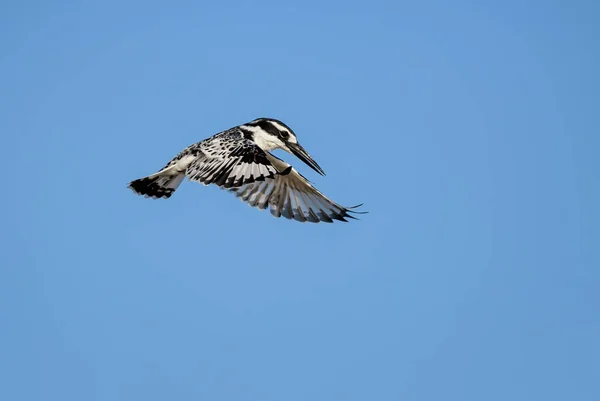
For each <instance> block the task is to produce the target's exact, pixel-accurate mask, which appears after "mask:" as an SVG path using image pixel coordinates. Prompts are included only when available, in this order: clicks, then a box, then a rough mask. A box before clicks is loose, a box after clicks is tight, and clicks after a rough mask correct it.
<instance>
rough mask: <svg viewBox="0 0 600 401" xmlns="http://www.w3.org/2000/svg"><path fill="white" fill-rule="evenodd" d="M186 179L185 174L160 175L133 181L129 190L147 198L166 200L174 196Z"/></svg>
mask: <svg viewBox="0 0 600 401" xmlns="http://www.w3.org/2000/svg"><path fill="white" fill-rule="evenodd" d="M184 178H185V174H177V175H170V174H169V175H160V173H158V174H153V175H149V176H148V177H143V178H140V179H137V180H133V181H131V182H130V183H129V186H128V188H130V189H131V190H132V191H133V192H135V193H136V194H138V195H144V196H145V197H146V198H153V199H158V198H165V199H166V198H170V197H171V195H173V192H175V190H176V189H177V187H178V186H179V184H181V182H182V181H183V179H184Z"/></svg>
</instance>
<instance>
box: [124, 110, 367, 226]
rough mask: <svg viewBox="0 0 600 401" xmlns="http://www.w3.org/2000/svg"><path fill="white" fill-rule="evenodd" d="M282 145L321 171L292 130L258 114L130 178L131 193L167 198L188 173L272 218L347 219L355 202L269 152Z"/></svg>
mask: <svg viewBox="0 0 600 401" xmlns="http://www.w3.org/2000/svg"><path fill="white" fill-rule="evenodd" d="M274 149H283V150H285V151H286V152H288V153H291V154H293V155H295V156H297V157H298V158H299V159H300V160H302V161H303V162H304V163H306V164H307V165H308V166H310V167H311V168H312V169H313V170H315V171H316V172H317V173H319V174H321V175H325V173H324V171H323V169H322V168H321V167H320V166H319V165H318V164H317V162H316V161H314V160H313V158H312V157H311V156H310V155H309V154H308V152H307V151H306V150H305V149H304V148H303V147H302V146H300V144H299V143H298V140H297V139H296V134H294V131H292V129H291V128H290V127H288V126H287V125H285V124H284V123H283V122H281V121H279V120H275V119H272V118H258V119H256V120H253V121H251V122H249V123H246V124H242V125H239V126H237V127H233V128H230V129H228V130H226V131H223V132H220V133H218V134H216V135H214V136H212V137H210V138H207V139H205V140H203V141H201V142H198V143H195V144H193V145H190V146H188V147H187V148H185V149H184V150H183V151H181V152H180V153H179V154H178V155H177V156H176V157H175V158H174V159H173V160H171V161H170V162H169V163H167V165H166V166H165V167H163V168H162V169H161V170H160V171H159V172H157V173H155V174H152V175H149V176H147V177H144V178H140V179H137V180H134V181H131V182H130V183H129V188H131V189H132V190H133V191H134V192H135V193H137V194H139V195H145V196H146V197H150V198H154V199H157V198H169V197H170V196H171V195H172V194H173V192H175V190H176V189H177V187H178V186H179V184H181V182H182V181H183V179H184V177H185V176H187V177H188V178H189V179H190V180H191V181H197V182H200V183H202V184H204V185H209V184H215V185H217V186H219V187H221V188H223V189H227V190H229V191H231V192H233V193H234V194H235V195H236V196H237V197H239V198H240V199H241V200H242V201H244V202H246V203H248V204H249V205H250V206H253V207H257V208H260V209H266V208H267V207H268V208H269V209H270V211H271V214H272V215H273V216H275V217H280V216H283V217H285V218H288V219H294V220H297V221H300V222H306V221H309V222H313V223H318V222H320V221H323V222H327V223H332V222H333V220H340V221H347V220H346V219H345V218H353V219H355V217H353V216H352V215H350V214H349V213H364V212H357V211H353V210H351V209H355V208H357V207H359V206H361V205H357V206H353V207H343V206H340V205H338V204H337V203H335V202H333V201H331V200H330V199H328V198H327V197H325V196H324V195H323V194H322V193H321V192H319V191H318V190H317V189H316V188H315V187H313V186H312V185H311V184H310V183H309V182H308V180H307V179H306V178H304V177H303V176H302V175H301V174H300V173H298V171H296V169H294V168H293V167H292V166H291V165H289V164H287V163H286V162H284V161H283V160H281V159H279V158H277V157H275V156H273V155H272V154H271V153H270V152H269V151H271V150H274Z"/></svg>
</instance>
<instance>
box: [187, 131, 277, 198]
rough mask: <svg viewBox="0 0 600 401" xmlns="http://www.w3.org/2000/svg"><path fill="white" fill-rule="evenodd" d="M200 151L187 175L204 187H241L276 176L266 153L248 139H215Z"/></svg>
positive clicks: (275, 170)
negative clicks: (211, 185) (210, 185)
mask: <svg viewBox="0 0 600 401" xmlns="http://www.w3.org/2000/svg"><path fill="white" fill-rule="evenodd" d="M200 150H201V152H200V155H199V156H198V157H197V159H196V160H194V162H193V163H192V164H190V166H189V167H188V168H187V170H186V175H187V176H188V178H189V179H190V180H192V181H198V182H201V183H202V184H204V185H209V184H215V185H218V186H220V187H222V188H231V187H239V186H241V185H246V184H250V183H253V182H256V181H264V180H265V179H266V178H270V177H273V176H274V175H275V174H276V173H277V169H276V168H275V167H274V166H273V165H272V164H271V162H270V161H269V159H267V155H266V153H265V152H264V151H263V150H262V149H261V148H259V147H258V146H256V145H255V144H254V142H252V141H250V140H248V139H244V138H239V139H231V138H215V139H214V140H212V141H211V142H210V143H208V144H206V145H204V146H203V147H202V148H201V149H200Z"/></svg>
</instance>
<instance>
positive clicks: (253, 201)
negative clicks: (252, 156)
mask: <svg viewBox="0 0 600 401" xmlns="http://www.w3.org/2000/svg"><path fill="white" fill-rule="evenodd" d="M268 158H269V159H270V160H271V162H272V163H273V164H274V165H275V166H276V167H277V168H278V170H279V171H280V173H279V174H277V175H276V176H274V177H272V178H266V179H265V180H264V181H262V182H253V183H250V184H246V185H242V186H240V187H236V188H230V189H229V191H231V192H233V193H235V195H236V196H237V197H239V198H240V199H241V200H242V201H244V202H246V203H248V204H249V205H250V206H252V207H257V208H259V209H266V208H267V207H268V208H269V210H270V211H271V214H272V215H273V216H275V217H280V216H283V217H285V218H287V219H294V220H297V221H300V222H306V221H308V222H312V223H318V222H321V221H322V222H327V223H332V222H333V220H340V221H347V220H346V218H352V219H355V217H353V216H352V215H351V214H350V213H362V212H356V211H353V210H351V209H354V208H356V207H359V206H361V205H357V206H354V207H344V206H340V205H338V204H337V203H335V202H333V201H332V200H330V199H329V198H327V197H326V196H325V195H323V194H322V193H321V192H319V191H318V190H317V189H316V188H315V187H313V186H312V185H311V184H310V183H309V182H308V181H307V180H306V178H304V177H303V176H302V175H300V173H298V172H297V171H296V170H295V169H294V168H293V167H292V166H290V165H289V164H287V163H285V162H283V161H282V160H279V159H277V158H275V157H274V156H272V155H270V154H269V155H268Z"/></svg>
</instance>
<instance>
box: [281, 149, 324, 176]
mask: <svg viewBox="0 0 600 401" xmlns="http://www.w3.org/2000/svg"><path fill="white" fill-rule="evenodd" d="M287 147H288V148H289V149H290V151H291V152H292V154H293V155H295V156H296V157H297V158H298V159H300V160H302V161H303V162H304V163H306V164H307V165H308V166H309V167H310V168H312V169H313V170H315V171H316V172H317V173H319V174H321V175H325V172H324V171H323V169H322V168H321V166H319V165H318V164H317V162H316V161H314V159H313V158H312V157H310V155H309V154H308V152H307V151H306V150H305V149H304V148H303V147H302V146H301V145H300V144H299V143H291V142H290V143H287Z"/></svg>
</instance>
